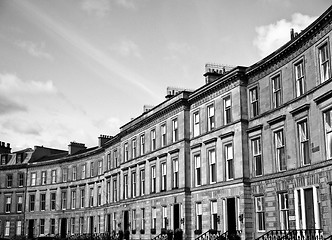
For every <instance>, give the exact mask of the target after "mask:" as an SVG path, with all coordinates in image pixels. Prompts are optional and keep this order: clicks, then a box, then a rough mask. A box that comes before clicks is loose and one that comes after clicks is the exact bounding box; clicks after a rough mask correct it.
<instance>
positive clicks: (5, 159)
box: [1, 154, 8, 165]
mask: <svg viewBox="0 0 332 240" xmlns="http://www.w3.org/2000/svg"><path fill="white" fill-rule="evenodd" d="M7 160H8V155H7V154H5V155H1V165H5V164H7Z"/></svg>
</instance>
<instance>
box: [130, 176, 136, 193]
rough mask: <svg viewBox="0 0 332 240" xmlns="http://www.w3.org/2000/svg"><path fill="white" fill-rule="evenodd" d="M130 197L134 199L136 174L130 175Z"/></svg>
mask: <svg viewBox="0 0 332 240" xmlns="http://www.w3.org/2000/svg"><path fill="white" fill-rule="evenodd" d="M131 196H132V197H133V198H134V197H136V172H132V173H131Z"/></svg>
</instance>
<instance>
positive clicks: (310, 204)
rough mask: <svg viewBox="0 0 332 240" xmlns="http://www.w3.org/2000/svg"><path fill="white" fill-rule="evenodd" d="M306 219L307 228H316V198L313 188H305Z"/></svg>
mask: <svg viewBox="0 0 332 240" xmlns="http://www.w3.org/2000/svg"><path fill="white" fill-rule="evenodd" d="M304 204H305V209H306V211H305V221H306V225H307V229H315V213H314V198H313V190H312V188H308V189H304Z"/></svg>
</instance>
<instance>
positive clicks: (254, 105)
mask: <svg viewBox="0 0 332 240" xmlns="http://www.w3.org/2000/svg"><path fill="white" fill-rule="evenodd" d="M253 92H256V94H255V99H254V97H253V96H254V95H253ZM249 104H250V108H249V109H250V116H251V117H252V118H254V117H256V116H258V115H259V88H258V86H253V87H251V88H250V89H249Z"/></svg>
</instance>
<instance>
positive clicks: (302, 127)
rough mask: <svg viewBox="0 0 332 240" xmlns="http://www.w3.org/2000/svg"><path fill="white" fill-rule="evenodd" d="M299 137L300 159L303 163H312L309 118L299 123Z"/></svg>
mask: <svg viewBox="0 0 332 240" xmlns="http://www.w3.org/2000/svg"><path fill="white" fill-rule="evenodd" d="M297 129H298V138H299V148H300V149H299V150H300V151H299V152H300V160H301V163H302V164H303V165H307V164H310V155H309V134H308V124H307V120H306V119H305V120H303V121H301V122H299V123H298V124H297Z"/></svg>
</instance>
